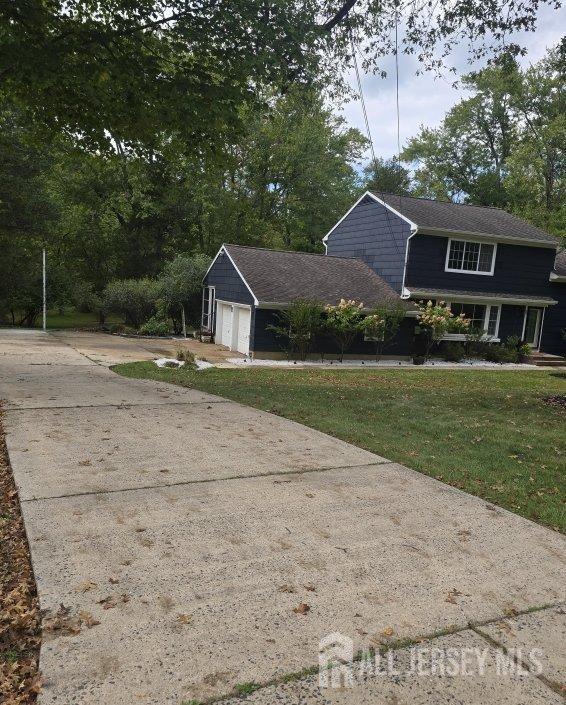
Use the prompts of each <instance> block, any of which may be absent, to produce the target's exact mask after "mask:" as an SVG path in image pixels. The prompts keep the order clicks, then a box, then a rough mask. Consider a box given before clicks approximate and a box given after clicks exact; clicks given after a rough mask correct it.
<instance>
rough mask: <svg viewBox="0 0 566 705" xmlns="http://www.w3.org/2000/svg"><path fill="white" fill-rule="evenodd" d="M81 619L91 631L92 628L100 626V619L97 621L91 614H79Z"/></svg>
mask: <svg viewBox="0 0 566 705" xmlns="http://www.w3.org/2000/svg"><path fill="white" fill-rule="evenodd" d="M79 618H80V620H81V622H82V623H83V624H84V625H85V627H88V628H89V629H90V628H91V627H96V625H97V624H100V622H99V621H98V619H95V618H94V617H93V616H92V614H91V613H90V612H79Z"/></svg>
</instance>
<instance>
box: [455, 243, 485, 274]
mask: <svg viewBox="0 0 566 705" xmlns="http://www.w3.org/2000/svg"><path fill="white" fill-rule="evenodd" d="M496 251H497V245H490V244H488V243H486V242H470V241H469V240H448V250H447V252H446V266H445V270H446V271H447V272H463V273H464V274H487V275H490V274H493V269H494V266H495V253H496Z"/></svg>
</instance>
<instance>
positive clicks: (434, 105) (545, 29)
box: [341, 7, 566, 159]
mask: <svg viewBox="0 0 566 705" xmlns="http://www.w3.org/2000/svg"><path fill="white" fill-rule="evenodd" d="M565 28H566V13H565V12H564V10H552V9H550V8H548V7H545V8H543V10H542V11H541V13H540V17H539V25H538V29H537V31H536V32H535V33H525V34H521V35H517V37H518V39H519V43H521V44H522V45H523V46H525V47H527V49H528V54H527V55H526V56H525V57H522V59H521V63H522V64H524V65H528V64H531V63H534V62H536V61H538V60H539V59H540V58H541V57H542V56H543V55H544V54H545V52H546V49H547V48H549V47H552V46H555V45H556V44H558V42H559V41H560V38H561V36H562V35H563V34H564V30H565ZM561 30H562V31H561ZM452 62H453V64H452V65H454V66H456V68H457V69H458V71H459V72H461V73H467V72H468V71H470V70H471V67H470V66H469V64H467V63H466V54H465V51H464V50H462V52H458V53H456V55H454V56H452ZM383 67H384V68H385V69H386V70H387V73H388V75H387V78H385V79H383V78H380V77H378V76H372V75H369V76H368V75H362V88H363V92H364V96H365V101H366V108H367V111H368V117H369V121H370V129H371V134H372V138H373V143H374V147H375V154H376V156H377V157H380V156H381V157H386V158H389V157H392V156H394V155H395V154H396V153H397V116H396V109H395V67H394V62H393V59H390V60H388V61H384V63H383ZM416 67H417V64H416V61H415V59H414V57H411V56H406V55H404V54H400V55H399V113H400V134H401V148H403V144H404V143H405V142H406V141H407V140H408V139H409V138H410V137H412V136H414V135H415V134H416V133H417V132H418V130H419V126H420V125H426V126H427V127H435V126H437V125H438V124H439V123H440V122H441V121H442V118H443V117H444V115H445V114H446V112H447V111H448V110H449V109H450V108H451V106H453V105H454V104H455V103H457V102H459V101H460V100H462V98H464V97H466V95H467V93H466V92H465V91H462V90H461V89H458V88H453V87H452V83H453V81H454V78H455V77H454V75H453V74H450V73H448V72H447V75H446V77H445V78H440V79H439V78H435V77H434V76H433V75H432V74H429V73H426V74H424V75H420V76H416V75H415V70H416ZM360 70H361V66H360ZM349 82H350V83H351V85H352V86H353V87H356V83H355V78H354V74H353V72H352V74H351V76H349ZM341 113H342V115H343V117H344V118H345V119H346V120H347V122H348V123H349V124H350V125H352V126H354V127H357V128H359V129H360V130H361V131H362V132H363V133H364V135H365V134H366V129H365V125H364V121H363V115H362V107H361V104H360V102H359V101H358V100H356V101H351V102H350V103H347V104H346V105H345V106H343V108H342V109H341ZM366 157H367V159H369V152H368V154H367V155H366Z"/></svg>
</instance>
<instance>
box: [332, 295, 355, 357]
mask: <svg viewBox="0 0 566 705" xmlns="http://www.w3.org/2000/svg"><path fill="white" fill-rule="evenodd" d="M363 308H364V305H363V303H361V302H360V303H358V302H357V301H355V300H354V299H348V300H346V299H340V303H339V304H337V305H336V306H330V305H327V306H325V307H324V310H325V312H326V330H327V331H328V333H329V335H330V336H331V337H332V338H334V340H335V341H336V343H337V344H338V347H339V348H340V362H342V360H343V359H344V353H345V351H346V350H347V349H348V348H349V347H350V345H351V344H352V342H353V341H354V338H355V337H356V335H357V333H359V332H360V330H362V327H361V326H362V321H363V318H364V314H363Z"/></svg>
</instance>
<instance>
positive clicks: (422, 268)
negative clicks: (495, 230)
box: [405, 234, 556, 297]
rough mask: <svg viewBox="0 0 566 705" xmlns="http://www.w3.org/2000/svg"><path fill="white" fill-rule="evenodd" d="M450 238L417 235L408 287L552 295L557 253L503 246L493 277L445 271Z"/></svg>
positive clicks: (499, 248)
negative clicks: (549, 280) (553, 272)
mask: <svg viewBox="0 0 566 705" xmlns="http://www.w3.org/2000/svg"><path fill="white" fill-rule="evenodd" d="M447 247H448V238H445V237H436V236H433V235H421V234H418V235H415V236H414V237H412V238H411V240H410V242H409V257H408V261H407V273H406V277H405V286H407V287H408V288H409V289H410V288H411V286H414V287H416V288H421V289H423V288H426V287H430V288H431V289H462V291H490V292H496V293H507V294H517V295H520V296H525V297H528V296H549V295H550V294H549V282H548V277H549V274H550V272H551V271H552V268H553V265H554V258H555V257H556V251H555V250H553V249H549V248H543V247H526V246H522V245H508V244H501V243H499V244H498V246H497V254H496V258H495V270H494V274H493V276H483V275H479V274H458V273H455V272H445V271H444V267H445V262H446V248H447Z"/></svg>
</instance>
